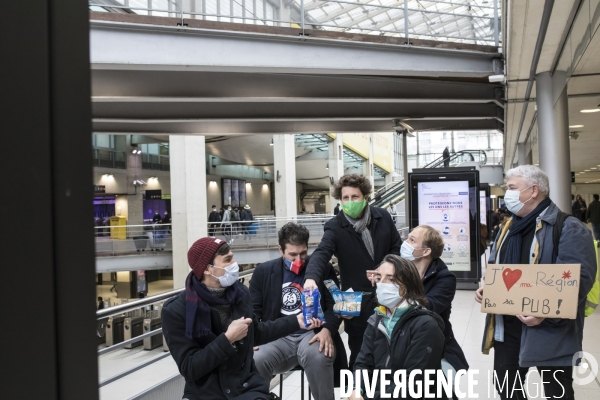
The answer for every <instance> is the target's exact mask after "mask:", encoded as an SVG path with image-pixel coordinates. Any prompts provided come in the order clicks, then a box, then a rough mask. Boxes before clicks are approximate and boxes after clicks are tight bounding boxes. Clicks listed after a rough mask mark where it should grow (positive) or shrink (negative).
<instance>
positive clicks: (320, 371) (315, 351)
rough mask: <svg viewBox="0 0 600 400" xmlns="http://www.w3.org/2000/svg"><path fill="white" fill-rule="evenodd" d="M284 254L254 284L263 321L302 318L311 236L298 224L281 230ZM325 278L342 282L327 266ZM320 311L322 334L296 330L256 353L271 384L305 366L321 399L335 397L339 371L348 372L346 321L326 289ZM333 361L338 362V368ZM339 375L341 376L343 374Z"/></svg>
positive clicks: (267, 265) (258, 271)
mask: <svg viewBox="0 0 600 400" xmlns="http://www.w3.org/2000/svg"><path fill="white" fill-rule="evenodd" d="M278 235H279V252H280V253H281V255H282V257H278V258H276V259H274V260H271V261H267V262H265V263H262V264H260V265H259V266H257V267H256V269H255V270H254V274H253V275H252V280H251V281H250V294H251V295H252V304H253V306H254V315H256V317H257V318H258V319H259V320H262V321H278V320H280V319H284V318H289V316H290V315H296V314H297V315H300V316H301V315H302V313H301V305H302V302H301V293H302V291H303V288H302V284H303V283H304V272H305V266H306V265H307V264H308V260H309V257H308V256H307V252H308V239H309V236H310V234H309V232H308V229H306V227H304V226H302V225H298V224H295V223H292V222H290V223H287V224H285V225H284V226H283V227H282V228H281V230H280V231H279V234H278ZM326 279H333V280H335V281H336V283H337V278H336V276H335V271H334V269H333V267H332V266H331V264H329V266H328V274H327V278H326ZM319 292H320V294H321V307H322V309H323V313H324V314H325V320H326V322H325V323H324V324H323V326H322V328H321V329H320V330H318V329H317V330H315V331H307V330H305V329H300V330H296V332H293V333H291V334H289V335H287V336H286V337H283V338H281V339H278V340H276V341H274V342H271V343H268V344H266V345H263V346H260V347H259V348H258V349H257V350H255V352H254V362H255V363H256V368H257V369H258V371H259V372H260V374H261V375H262V376H263V377H264V378H265V380H266V381H267V382H270V381H271V378H272V377H273V375H275V374H280V373H284V372H287V371H289V370H291V369H292V368H294V367H296V366H298V365H300V366H301V367H302V368H304V371H305V374H306V377H307V379H308V384H309V385H310V388H311V390H312V394H313V397H314V398H315V399H316V400H331V399H333V397H334V394H333V388H334V369H335V370H336V372H338V371H339V369H342V368H343V369H346V368H348V367H347V365H348V364H347V360H346V352H345V350H344V344H343V342H342V341H341V339H340V335H339V334H338V328H339V326H340V323H341V319H340V318H337V317H336V316H335V315H334V314H333V305H334V304H335V302H334V300H333V297H332V296H331V293H329V291H328V290H327V288H326V287H325V285H324V284H323V283H321V284H320V285H319ZM334 360H337V361H336V362H335V364H336V365H335V366H334ZM335 375H339V372H338V373H336V374H335Z"/></svg>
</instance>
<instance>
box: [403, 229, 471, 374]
mask: <svg viewBox="0 0 600 400" xmlns="http://www.w3.org/2000/svg"><path fill="white" fill-rule="evenodd" d="M443 251H444V239H442V235H440V233H439V232H438V231H437V230H435V229H434V228H432V227H431V226H429V225H420V226H417V227H416V228H415V229H413V230H412V232H410V233H409V235H408V239H407V240H406V241H405V242H404V243H403V244H402V248H401V249H400V256H401V257H403V258H404V259H406V260H411V261H412V262H413V264H414V265H415V266H416V267H417V271H419V276H420V277H421V280H422V282H423V286H424V288H425V298H426V299H427V304H424V306H425V307H426V308H427V309H428V310H431V311H433V312H435V313H436V314H439V316H440V317H442V320H443V321H444V337H445V349H444V359H443V360H442V365H443V369H444V371H448V370H450V369H452V370H453V371H452V376H455V375H456V371H458V370H461V369H465V370H466V369H469V364H468V363H467V359H466V358H465V354H464V353H463V351H462V349H461V347H460V345H459V344H458V342H457V341H456V339H455V338H454V333H453V332H452V324H451V323H450V313H451V311H452V300H454V295H455V294H456V275H454V274H453V273H452V272H450V270H449V269H448V267H447V266H446V264H445V263H444V261H442V259H441V258H440V257H441V256H442V252H443Z"/></svg>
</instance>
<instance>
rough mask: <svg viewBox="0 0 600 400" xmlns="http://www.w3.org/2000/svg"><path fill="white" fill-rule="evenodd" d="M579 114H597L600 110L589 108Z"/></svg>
mask: <svg viewBox="0 0 600 400" xmlns="http://www.w3.org/2000/svg"><path fill="white" fill-rule="evenodd" d="M581 112H582V113H584V114H590V113H597V112H600V108H590V109H587V110H581Z"/></svg>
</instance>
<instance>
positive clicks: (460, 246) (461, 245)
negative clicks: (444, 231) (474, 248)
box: [458, 243, 467, 252]
mask: <svg viewBox="0 0 600 400" xmlns="http://www.w3.org/2000/svg"><path fill="white" fill-rule="evenodd" d="M458 249H459V250H460V251H463V252H465V251H467V245H466V244H464V243H461V244H459V245H458Z"/></svg>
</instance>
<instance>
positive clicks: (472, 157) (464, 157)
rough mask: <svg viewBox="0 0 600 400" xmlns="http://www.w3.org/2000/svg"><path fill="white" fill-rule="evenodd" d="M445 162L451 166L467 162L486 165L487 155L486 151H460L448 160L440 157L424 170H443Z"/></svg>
mask: <svg viewBox="0 0 600 400" xmlns="http://www.w3.org/2000/svg"><path fill="white" fill-rule="evenodd" d="M444 161H448V165H449V166H458V165H460V164H462V163H465V162H479V163H481V164H486V163H487V155H486V152H485V151H484V150H460V151H457V152H456V153H452V154H450V156H449V157H448V158H446V159H445V158H444V156H442V157H439V158H437V159H435V160H433V161H432V162H430V163H429V164H427V165H426V166H425V167H423V168H442V167H444Z"/></svg>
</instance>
